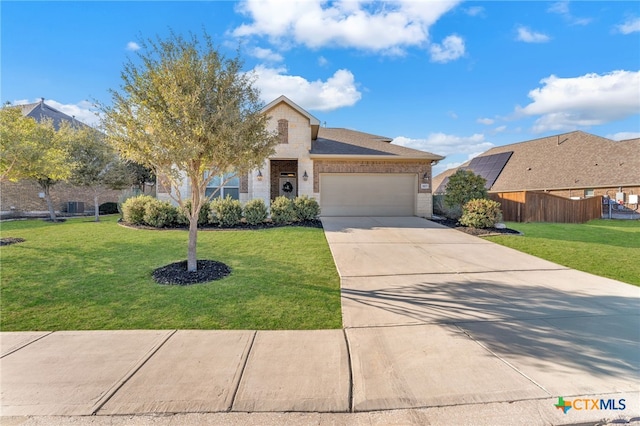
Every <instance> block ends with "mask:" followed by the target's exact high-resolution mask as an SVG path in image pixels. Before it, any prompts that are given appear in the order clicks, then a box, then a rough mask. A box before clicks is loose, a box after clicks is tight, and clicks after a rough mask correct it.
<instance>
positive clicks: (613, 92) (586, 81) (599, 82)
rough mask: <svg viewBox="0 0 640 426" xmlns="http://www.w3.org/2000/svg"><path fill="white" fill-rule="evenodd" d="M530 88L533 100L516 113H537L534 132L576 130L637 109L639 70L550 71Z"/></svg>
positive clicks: (638, 101) (639, 105)
mask: <svg viewBox="0 0 640 426" xmlns="http://www.w3.org/2000/svg"><path fill="white" fill-rule="evenodd" d="M540 82H541V83H542V85H543V86H542V87H540V88H537V89H533V90H531V91H530V92H529V97H530V98H531V99H532V100H533V102H532V103H530V104H529V105H527V106H525V107H524V108H520V107H518V108H516V113H518V114H524V115H529V116H540V118H538V119H537V120H536V122H535V124H534V127H533V130H534V131H535V132H544V131H548V130H575V129H576V128H578V127H582V126H593V125H599V124H604V123H608V122H612V121H616V120H621V119H624V118H626V117H629V116H632V115H634V114H638V113H640V96H638V95H639V93H638V88H639V87H640V71H635V72H634V71H613V72H611V73H609V74H604V75H599V74H586V75H583V76H580V77H573V78H559V77H556V76H555V75H551V76H549V77H547V78H545V79H543V80H541V81H540Z"/></svg>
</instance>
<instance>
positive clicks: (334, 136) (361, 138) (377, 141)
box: [310, 127, 444, 160]
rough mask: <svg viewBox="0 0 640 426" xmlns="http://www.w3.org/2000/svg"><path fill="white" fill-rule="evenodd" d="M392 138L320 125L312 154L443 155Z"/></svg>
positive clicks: (409, 156) (312, 145)
mask: <svg viewBox="0 0 640 426" xmlns="http://www.w3.org/2000/svg"><path fill="white" fill-rule="evenodd" d="M391 141H392V139H391V138H388V137H385V136H378V135H372V134H369V133H363V132H358V131H355V130H349V129H340V128H326V127H320V129H319V130H318V138H317V139H316V140H314V141H313V142H312V144H311V151H310V153H311V155H346V156H349V155H364V156H378V155H380V156H398V157H405V158H424V159H431V160H441V159H442V158H444V157H442V156H440V155H436V154H432V153H430V152H426V151H419V150H417V149H411V148H405V147H403V146H400V145H394V144H392V143H390V142H391Z"/></svg>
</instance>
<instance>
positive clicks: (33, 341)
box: [0, 331, 54, 359]
mask: <svg viewBox="0 0 640 426" xmlns="http://www.w3.org/2000/svg"><path fill="white" fill-rule="evenodd" d="M53 333H54V332H53V331H50V332H48V333H45V334H43V335H42V336H40V337H38V338H37V339H33V340H29V341H28V342H26V343H25V344H23V345H21V346H18V347H17V348H14V349H12V350H10V351H9V352H7V353H6V354H4V355H2V356H0V359H2V358H4V357H5V356H7V355H11V354H12V353H15V352H18V351H19V350H20V349H23V348H26V347H27V346H29V345H30V344H32V343H35V342H37V341H38V340H42V339H44V338H45V337H47V336H50V335H51V334H53Z"/></svg>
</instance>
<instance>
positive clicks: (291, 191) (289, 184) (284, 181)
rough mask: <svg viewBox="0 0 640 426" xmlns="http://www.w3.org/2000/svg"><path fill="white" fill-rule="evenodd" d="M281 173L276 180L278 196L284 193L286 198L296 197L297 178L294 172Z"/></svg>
mask: <svg viewBox="0 0 640 426" xmlns="http://www.w3.org/2000/svg"><path fill="white" fill-rule="evenodd" d="M282 175H283V176H280V179H279V180H278V188H279V189H278V196H282V195H284V196H285V197H287V198H291V199H293V198H296V195H297V194H298V188H297V187H296V183H297V179H296V176H295V173H283V174H282ZM284 175H286V176H284ZM291 175H293V176H291Z"/></svg>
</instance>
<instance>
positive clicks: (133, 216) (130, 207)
mask: <svg viewBox="0 0 640 426" xmlns="http://www.w3.org/2000/svg"><path fill="white" fill-rule="evenodd" d="M154 200H155V198H153V197H150V196H149V195H139V196H137V197H131V198H128V199H127V200H126V201H125V202H124V203H122V219H123V220H124V221H125V222H127V223H130V224H132V225H143V224H144V223H145V222H144V214H145V207H146V205H147V203H149V202H151V201H154Z"/></svg>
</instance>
